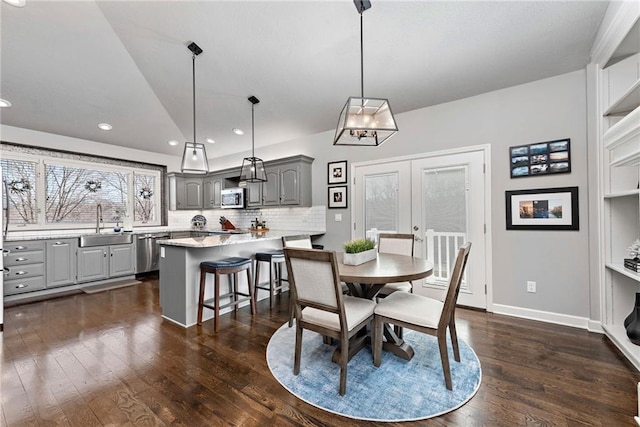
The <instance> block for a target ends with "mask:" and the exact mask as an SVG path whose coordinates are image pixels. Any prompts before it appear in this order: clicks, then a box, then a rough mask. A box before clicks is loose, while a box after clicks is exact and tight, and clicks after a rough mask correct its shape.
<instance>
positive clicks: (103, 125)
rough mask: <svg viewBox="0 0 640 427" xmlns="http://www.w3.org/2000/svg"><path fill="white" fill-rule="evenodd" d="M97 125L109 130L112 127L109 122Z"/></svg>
mask: <svg viewBox="0 0 640 427" xmlns="http://www.w3.org/2000/svg"><path fill="white" fill-rule="evenodd" d="M98 127H99V128H100V129H102V130H111V129H113V126H111V125H110V124H109V123H100V124H99V125H98Z"/></svg>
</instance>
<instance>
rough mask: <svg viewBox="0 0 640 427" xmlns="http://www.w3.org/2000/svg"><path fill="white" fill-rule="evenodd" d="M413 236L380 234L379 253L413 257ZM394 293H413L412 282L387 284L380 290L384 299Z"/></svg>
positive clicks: (380, 294) (379, 293)
mask: <svg viewBox="0 0 640 427" xmlns="http://www.w3.org/2000/svg"><path fill="white" fill-rule="evenodd" d="M413 242H414V236H413V234H404V233H380V234H379V235H378V253H381V254H397V255H407V256H413ZM394 292H413V284H412V283H411V282H398V283H387V284H386V285H384V286H383V287H382V289H380V292H378V296H379V297H380V298H384V297H386V296H388V295H390V294H392V293H394Z"/></svg>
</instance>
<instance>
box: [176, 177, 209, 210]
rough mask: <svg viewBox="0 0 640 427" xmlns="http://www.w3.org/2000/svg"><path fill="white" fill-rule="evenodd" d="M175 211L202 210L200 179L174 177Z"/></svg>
mask: <svg viewBox="0 0 640 427" xmlns="http://www.w3.org/2000/svg"><path fill="white" fill-rule="evenodd" d="M175 180H176V209H202V206H203V203H202V197H203V194H204V192H203V190H202V178H201V177H189V176H176V178H175Z"/></svg>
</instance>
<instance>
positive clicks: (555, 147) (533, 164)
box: [509, 138, 571, 178]
mask: <svg viewBox="0 0 640 427" xmlns="http://www.w3.org/2000/svg"><path fill="white" fill-rule="evenodd" d="M509 169H510V170H511V178H522V177H525V176H536V175H548V174H555V173H569V172H571V140H570V139H569V138H566V139H558V140H555V141H546V142H536V143H535V144H528V145H517V146H515V147H509Z"/></svg>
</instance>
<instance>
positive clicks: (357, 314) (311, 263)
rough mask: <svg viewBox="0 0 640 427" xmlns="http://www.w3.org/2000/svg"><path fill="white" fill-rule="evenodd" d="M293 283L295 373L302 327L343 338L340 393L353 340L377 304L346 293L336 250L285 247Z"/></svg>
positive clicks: (295, 373)
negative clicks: (341, 282)
mask: <svg viewBox="0 0 640 427" xmlns="http://www.w3.org/2000/svg"><path fill="white" fill-rule="evenodd" d="M284 253H285V262H286V264H287V271H288V273H289V285H290V287H291V289H292V292H293V299H294V304H295V305H294V307H295V312H296V319H297V320H296V344H295V356H294V364H293V373H294V375H298V374H299V373H300V353H301V351H302V331H303V330H304V329H308V330H310V331H315V332H317V333H319V334H321V335H323V336H325V337H331V338H334V339H336V340H338V341H339V346H340V360H339V364H340V388H339V393H340V395H341V396H342V395H344V394H345V391H346V385H347V362H348V360H349V340H350V339H351V338H352V337H353V336H355V335H356V334H357V333H358V332H359V331H360V330H362V329H364V328H366V327H367V325H369V324H371V322H372V320H373V310H374V308H375V306H376V304H375V303H374V302H373V301H371V300H368V299H365V298H356V297H351V296H348V295H343V293H342V287H341V286H340V276H339V272H338V262H337V260H336V253H335V252H334V251H325V250H314V249H296V248H289V247H287V248H285V249H284Z"/></svg>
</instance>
